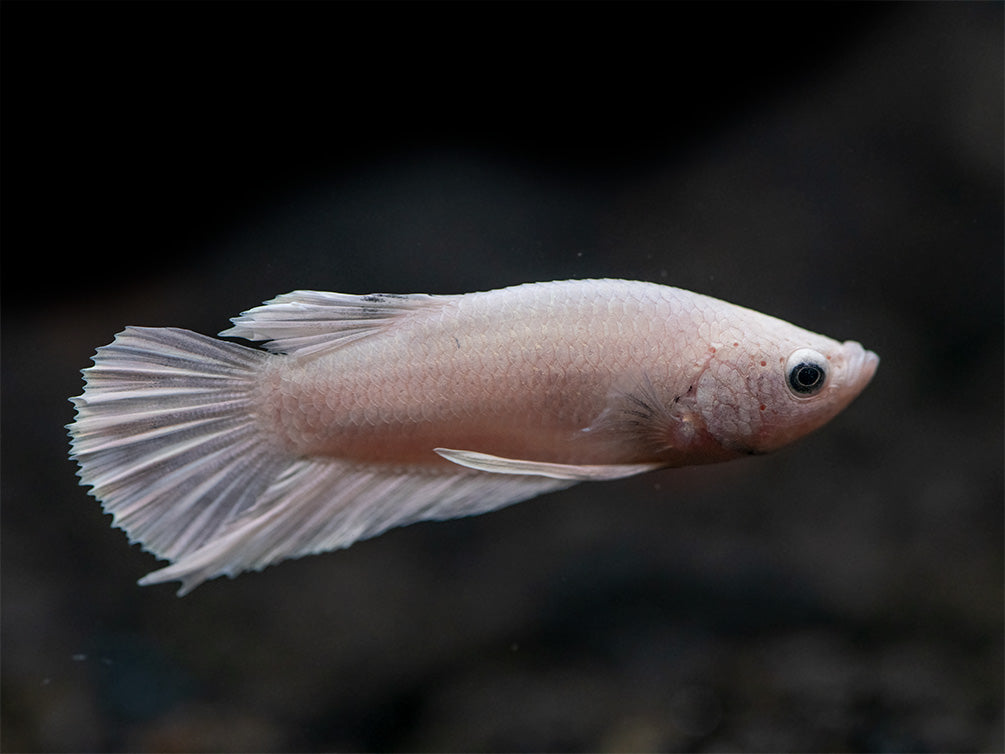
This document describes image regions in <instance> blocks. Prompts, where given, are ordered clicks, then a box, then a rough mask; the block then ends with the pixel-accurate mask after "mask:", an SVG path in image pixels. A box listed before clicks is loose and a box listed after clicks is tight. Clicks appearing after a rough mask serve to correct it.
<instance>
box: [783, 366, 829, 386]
mask: <svg viewBox="0 0 1005 754" xmlns="http://www.w3.org/2000/svg"><path fill="white" fill-rule="evenodd" d="M823 381H824V370H823V369H821V368H820V367H818V366H817V365H815V364H805V363H803V364H797V365H796V366H795V367H794V368H793V370H792V371H791V372H789V384H790V385H791V386H792V389H793V390H795V391H796V392H797V393H812V392H813V391H814V390H816V389H817V388H818V387H820V385H821V384H822V383H823Z"/></svg>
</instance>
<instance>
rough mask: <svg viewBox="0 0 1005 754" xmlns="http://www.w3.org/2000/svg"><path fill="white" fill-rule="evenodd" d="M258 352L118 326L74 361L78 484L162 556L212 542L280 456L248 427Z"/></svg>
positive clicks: (263, 484)
mask: <svg viewBox="0 0 1005 754" xmlns="http://www.w3.org/2000/svg"><path fill="white" fill-rule="evenodd" d="M267 358H270V357H269V355H268V354H266V353H263V352H261V351H256V350H254V349H251V348H246V347H243V346H238V345H235V344H233V343H225V342H222V341H219V340H215V339H213V338H209V337H206V336H205V335H199V334H197V333H193V332H189V331H187V330H179V329H173V328H146V327H128V328H126V329H125V330H124V331H123V332H121V333H119V334H118V335H116V336H115V340H114V341H113V342H112V343H111V344H110V345H107V346H104V347H103V348H99V349H98V351H97V353H96V354H95V356H94V366H92V367H89V368H88V369H85V370H83V374H84V378H85V387H84V393H83V395H81V396H79V397H77V398H73V399H72V401H73V404H74V406H76V408H77V415H76V419H75V420H74V422H73V423H72V424H70V425H68V426H67V429H69V432H70V438H71V441H70V444H71V446H72V450H71V453H70V455H71V457H73V458H74V459H76V460H77V462H78V463H79V464H80V471H79V472H78V476H79V477H80V480H81V484H84V485H90V486H91V487H92V489H91V494H92V495H94V497H96V498H98V499H99V500H100V501H101V503H102V505H103V507H104V509H105V511H106V512H108V513H111V514H112V517H113V523H114V524H115V525H116V526H119V527H121V528H122V529H124V530H125V531H126V533H127V534H128V535H129V538H130V541H133V542H140V543H141V544H142V545H143V546H144V547H145V548H146V549H147V550H149V551H151V552H153V553H154V554H155V555H158V556H160V557H163V558H170V559H174V558H177V557H178V556H180V555H182V554H183V553H185V552H189V551H191V550H193V549H195V548H198V547H200V546H202V545H203V544H205V543H206V542H208V541H210V540H212V539H213V538H214V537H215V536H216V535H217V534H218V532H220V531H221V530H222V529H224V528H225V527H226V526H227V525H228V524H229V523H230V522H231V521H233V520H234V519H235V518H236V517H239V516H240V515H241V514H242V513H243V512H244V511H246V510H247V509H249V508H250V507H251V506H252V505H253V504H254V503H255V501H256V500H257V499H258V498H259V497H260V496H261V494H262V493H263V492H264V491H265V489H266V488H267V487H268V486H269V484H270V483H271V482H272V480H273V479H274V478H275V477H276V475H277V474H278V473H279V472H280V471H281V470H282V469H283V468H285V467H286V466H288V465H289V464H290V463H291V461H292V459H290V458H289V457H284V456H283V455H282V454H281V453H280V452H279V451H278V450H277V449H275V448H274V447H272V446H271V445H270V443H269V442H268V441H267V439H266V438H263V437H262V436H261V434H260V433H259V431H258V428H257V426H256V422H255V419H254V414H253V408H254V407H253V405H252V403H253V397H252V389H253V387H254V384H255V378H256V375H257V374H258V370H259V368H260V367H261V366H262V363H263V361H264V360H265V359H267Z"/></svg>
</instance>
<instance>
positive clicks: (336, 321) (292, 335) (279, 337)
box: [220, 291, 458, 356]
mask: <svg viewBox="0 0 1005 754" xmlns="http://www.w3.org/2000/svg"><path fill="white" fill-rule="evenodd" d="M455 298H458V297H457V296H432V295H427V294H424V293H412V294H397V293H372V294H369V295H366V296H356V295H352V294H348V293H326V292H324V291H293V292H292V293H284V294H283V295H282V296H277V297H276V298H274V299H272V300H271V301H266V302H265V303H264V304H263V305H262V306H256V307H255V308H254V309H249V310H248V311H246V312H243V313H242V314H241V315H240V316H239V317H234V318H233V319H232V320H231V322H233V323H234V326H233V327H231V328H229V329H227V330H224V331H223V332H221V333H220V335H222V336H224V337H233V338H245V339H247V340H265V341H269V342H268V343H266V344H265V347H266V348H267V349H268V350H270V351H274V352H277V353H288V354H296V355H299V356H305V355H317V354H320V353H324V352H325V351H329V350H334V349H336V348H341V347H342V346H344V345H346V344H348V343H351V342H353V341H355V340H358V339H360V338H364V337H366V336H367V335H370V334H372V333H374V332H379V331H381V330H384V329H386V328H387V327H389V326H390V325H392V324H393V323H394V321H395V320H397V319H399V318H401V317H407V316H409V315H411V314H414V313H416V312H419V311H423V310H430V309H437V308H439V307H442V306H443V305H444V304H445V303H446V302H447V301H450V300H452V299H455Z"/></svg>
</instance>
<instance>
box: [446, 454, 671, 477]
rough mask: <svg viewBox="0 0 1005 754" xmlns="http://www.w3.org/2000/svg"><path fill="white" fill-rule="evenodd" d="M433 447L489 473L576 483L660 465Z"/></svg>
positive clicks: (636, 471) (628, 474) (454, 461)
mask: <svg viewBox="0 0 1005 754" xmlns="http://www.w3.org/2000/svg"><path fill="white" fill-rule="evenodd" d="M434 450H435V451H436V452H437V453H439V454H440V455H441V456H443V457H444V458H446V459H447V460H448V461H452V462H453V463H456V464H458V465H459V466H466V467H468V468H469V469H477V470H478V471H488V472H491V473H493V474H523V475H530V476H543V477H549V478H551V479H570V480H574V481H577V482H584V481H602V480H605V479H621V478H622V477H627V476H635V475H636V474H641V473H643V472H646V471H653V470H654V469H659V468H662V464H659V463H634V464H610V465H597V466H576V465H571V464H565V463H544V462H541V461H523V460H520V459H518V458H500V457H499V456H492V455H489V454H488V453H476V452H474V451H472V450H451V449H449V448H434Z"/></svg>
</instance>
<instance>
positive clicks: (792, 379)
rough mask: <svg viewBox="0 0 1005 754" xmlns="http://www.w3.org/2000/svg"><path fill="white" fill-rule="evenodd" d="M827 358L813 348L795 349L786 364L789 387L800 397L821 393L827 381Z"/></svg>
mask: <svg viewBox="0 0 1005 754" xmlns="http://www.w3.org/2000/svg"><path fill="white" fill-rule="evenodd" d="M826 363H827V359H826V358H824V356H823V354H821V353H819V352H817V351H814V350H813V349H812V348H800V349H799V350H798V351H794V352H793V353H792V355H791V356H789V360H788V362H787V363H786V365H785V373H786V375H787V378H786V379H787V380H788V383H789V389H790V390H791V391H792V392H793V394H794V395H795V396H796V397H798V398H808V397H810V396H811V395H816V394H817V393H819V392H820V391H821V390H822V389H823V386H824V383H825V382H826V381H827V368H826V367H825V366H824V365H825V364H826Z"/></svg>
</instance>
